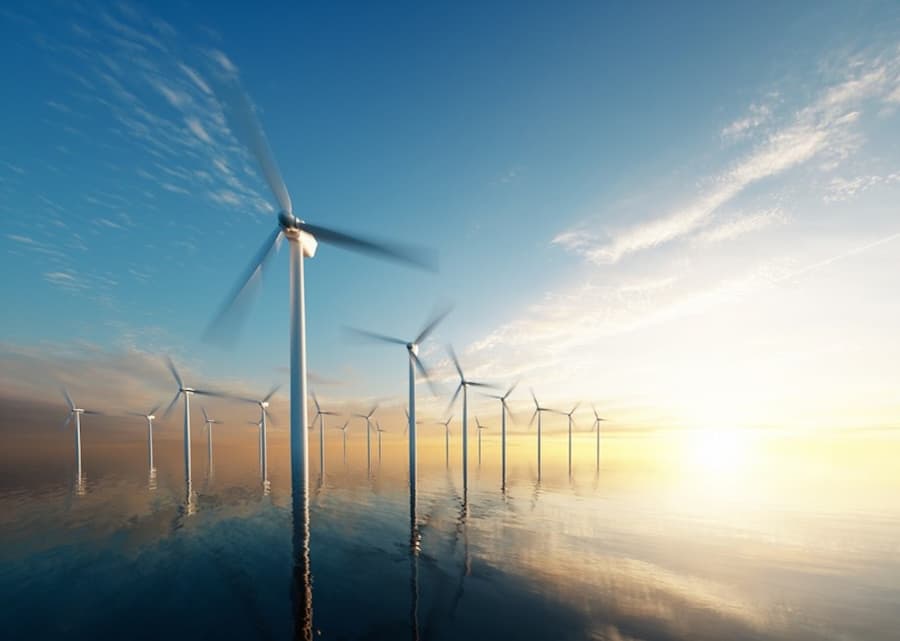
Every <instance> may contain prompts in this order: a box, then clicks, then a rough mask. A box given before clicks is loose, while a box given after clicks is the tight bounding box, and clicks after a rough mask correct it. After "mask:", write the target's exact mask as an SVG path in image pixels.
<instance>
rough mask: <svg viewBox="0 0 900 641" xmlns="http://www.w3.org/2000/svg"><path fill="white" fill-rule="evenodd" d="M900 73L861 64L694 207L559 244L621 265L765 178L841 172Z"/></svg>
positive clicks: (700, 222)
mask: <svg viewBox="0 0 900 641" xmlns="http://www.w3.org/2000/svg"><path fill="white" fill-rule="evenodd" d="M898 68H900V59H897V58H893V59H891V60H889V61H880V60H879V61H876V62H873V63H868V64H864V65H863V64H861V65H858V66H857V67H856V69H855V72H854V75H852V76H851V77H850V78H847V79H844V80H843V81H841V82H838V83H836V84H834V85H832V86H829V87H827V88H826V89H824V90H823V91H821V92H820V94H819V97H818V99H817V100H815V101H814V102H813V103H811V104H809V105H808V106H806V107H805V108H803V109H801V110H800V111H799V112H797V113H796V114H795V115H794V116H793V117H792V118H791V121H790V122H789V123H788V124H786V125H784V126H782V127H781V128H779V129H776V130H775V131H774V132H773V133H770V134H768V135H767V136H766V138H765V139H764V140H763V141H762V142H761V143H759V144H758V145H757V146H756V147H755V148H754V149H753V150H752V151H751V152H749V153H748V154H746V155H745V156H743V157H742V158H739V159H738V160H736V161H735V162H733V163H732V165H731V166H730V167H728V168H727V169H726V170H724V171H723V172H721V173H720V174H718V175H715V176H714V177H712V178H711V179H710V180H708V181H707V183H708V185H709V186H708V187H707V188H705V189H703V190H702V191H701V192H700V193H699V194H698V195H697V196H696V197H695V198H694V199H693V200H692V201H691V202H690V203H688V204H687V205H686V206H683V207H680V208H677V209H675V210H674V211H672V212H670V213H668V214H665V215H663V216H660V217H658V218H655V219H651V220H648V221H645V222H642V223H640V224H638V225H634V226H632V227H628V228H625V229H623V230H620V231H615V232H612V233H611V234H608V235H606V236H605V237H604V236H603V235H599V234H598V233H597V232H596V231H595V230H594V229H592V227H591V226H589V225H587V224H582V225H579V226H577V227H575V228H573V229H569V230H565V231H563V232H561V233H559V234H557V236H556V237H555V238H554V239H553V243H554V244H556V245H559V246H561V247H564V248H565V249H568V250H570V251H573V252H576V253H578V254H580V255H582V256H584V257H585V258H587V259H588V260H589V261H591V262H594V263H598V264H610V263H615V262H618V261H619V260H621V259H622V258H624V257H626V256H628V255H630V254H634V253H636V252H641V251H645V250H648V249H651V248H654V247H658V246H661V245H665V244H667V243H670V242H672V241H675V240H678V239H681V238H683V237H685V236H689V235H691V234H693V233H695V232H696V231H698V230H699V229H701V228H703V227H704V226H706V225H707V224H709V222H710V221H711V219H712V218H713V216H714V215H715V214H716V212H717V211H718V210H719V209H720V208H721V207H722V206H723V205H725V204H726V203H728V202H730V201H731V200H732V199H734V198H735V197H736V196H737V195H738V194H740V193H741V192H743V191H744V190H745V189H747V188H748V187H749V186H751V185H753V184H755V183H757V182H759V181H761V180H763V179H766V178H771V177H774V176H778V175H781V174H783V173H785V172H787V171H788V170H791V169H794V168H796V167H799V166H801V165H804V164H806V163H808V162H809V161H811V160H812V159H814V158H820V159H821V160H822V166H821V169H826V170H830V169H833V168H834V167H835V166H836V165H837V164H838V163H839V162H840V161H841V160H843V159H844V158H846V157H847V156H848V155H850V154H851V153H852V152H853V151H854V150H855V149H856V148H858V146H859V144H860V138H861V135H862V134H861V133H860V132H859V131H858V128H856V127H855V125H856V123H857V122H858V120H859V117H860V114H861V110H862V108H863V107H862V105H863V103H864V102H865V101H867V100H869V99H871V98H878V97H883V96H884V94H885V92H886V90H887V89H889V88H890V87H891V85H890V83H889V82H888V79H889V78H891V77H893V76H894V75H896V73H897V69H898ZM743 122H744V121H741V123H743ZM749 122H750V121H747V124H746V126H744V125H743V124H742V125H741V127H742V130H743V131H746V130H747V129H748V128H749V127H750V124H749ZM741 127H737V128H738V129H740V128H741Z"/></svg>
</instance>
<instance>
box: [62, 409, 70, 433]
mask: <svg viewBox="0 0 900 641" xmlns="http://www.w3.org/2000/svg"><path fill="white" fill-rule="evenodd" d="M71 422H72V412H69V413H68V414H67V415H66V420H65V421H63V424H62V428H61V429H66V428H67V427H68V426H69V423H71Z"/></svg>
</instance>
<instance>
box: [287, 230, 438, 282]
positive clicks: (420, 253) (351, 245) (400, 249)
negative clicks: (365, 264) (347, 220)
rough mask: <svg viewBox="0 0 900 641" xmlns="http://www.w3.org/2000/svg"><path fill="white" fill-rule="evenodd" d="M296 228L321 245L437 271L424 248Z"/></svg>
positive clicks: (339, 233) (432, 256) (431, 256)
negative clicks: (334, 246) (324, 244)
mask: <svg viewBox="0 0 900 641" xmlns="http://www.w3.org/2000/svg"><path fill="white" fill-rule="evenodd" d="M297 226H298V227H299V228H300V229H302V230H303V231H305V232H308V233H310V234H312V235H313V236H315V237H316V240H319V241H321V242H323V243H328V244H330V245H336V246H338V247H342V248H344V249H349V250H352V251H355V252H360V253H363V254H369V255H371V256H374V257H375V258H381V259H384V260H392V261H396V262H400V263H405V264H408V265H412V266H414V267H418V268H420V269H425V270H428V271H432V272H434V271H437V259H436V257H435V255H434V252H433V251H431V250H428V249H425V248H424V247H418V246H416V245H407V244H403V243H394V242H389V241H384V240H375V239H369V238H363V237H361V236H351V235H350V234H346V233H344V232H340V231H337V230H334V229H329V228H328V227H322V226H321V225H311V224H309V223H298V224H297Z"/></svg>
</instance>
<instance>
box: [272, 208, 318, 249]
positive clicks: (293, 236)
mask: <svg viewBox="0 0 900 641" xmlns="http://www.w3.org/2000/svg"><path fill="white" fill-rule="evenodd" d="M278 225H279V226H280V227H281V232H282V233H283V234H284V235H285V236H286V237H287V239H288V240H296V241H298V242H299V243H300V248H301V249H302V250H303V255H304V256H305V257H306V258H312V257H313V256H315V255H316V248H318V246H319V243H318V241H317V240H316V237H315V236H313V235H312V234H310V233H309V232H308V231H305V230H304V229H303V221H302V220H300V219H299V218H297V217H296V216H294V215H293V214H289V213H288V212H286V211H281V212H280V213H279V214H278Z"/></svg>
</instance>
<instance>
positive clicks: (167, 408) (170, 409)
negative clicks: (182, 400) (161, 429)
mask: <svg viewBox="0 0 900 641" xmlns="http://www.w3.org/2000/svg"><path fill="white" fill-rule="evenodd" d="M179 396H181V390H179V391H177V392H175V396H174V397H173V398H172V402H171V403H169V405H168V407H166V411H165V412H163V418H166V417H167V416H168V415H169V413H170V412H171V411H172V408H173V407H175V403H177V402H178V397H179Z"/></svg>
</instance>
